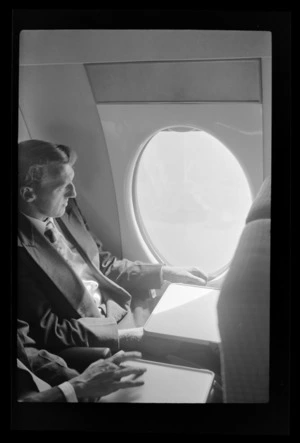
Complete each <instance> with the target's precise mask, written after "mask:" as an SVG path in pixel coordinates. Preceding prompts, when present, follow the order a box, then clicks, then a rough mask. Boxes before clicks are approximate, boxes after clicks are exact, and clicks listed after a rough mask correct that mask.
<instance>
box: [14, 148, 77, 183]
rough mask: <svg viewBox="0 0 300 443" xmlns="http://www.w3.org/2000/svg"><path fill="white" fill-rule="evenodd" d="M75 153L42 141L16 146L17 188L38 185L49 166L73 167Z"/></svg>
mask: <svg viewBox="0 0 300 443" xmlns="http://www.w3.org/2000/svg"><path fill="white" fill-rule="evenodd" d="M76 159H77V154H76V152H75V151H74V150H73V149H72V148H70V147H68V146H65V145H59V144H55V143H50V142H46V141H42V140H26V141H23V142H20V143H19V145H18V162H19V174H18V177H19V188H20V187H21V186H32V185H39V183H40V182H41V180H42V179H43V177H44V175H45V173H46V171H47V168H48V166H49V165H51V166H52V165H53V166H56V165H57V166H59V165H63V164H69V165H71V166H72V165H74V163H75V162H76Z"/></svg>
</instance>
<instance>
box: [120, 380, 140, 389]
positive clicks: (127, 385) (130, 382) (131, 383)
mask: <svg viewBox="0 0 300 443" xmlns="http://www.w3.org/2000/svg"><path fill="white" fill-rule="evenodd" d="M144 384H145V382H144V381H143V380H127V381H119V382H116V383H115V384H114V388H116V390H117V389H126V388H136V387H138V386H143V385H144Z"/></svg>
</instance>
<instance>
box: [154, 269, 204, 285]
mask: <svg viewBox="0 0 300 443" xmlns="http://www.w3.org/2000/svg"><path fill="white" fill-rule="evenodd" d="M162 278H163V280H167V281H169V282H170V283H185V284H188V285H198V286H205V285H206V283H207V275H206V274H205V273H204V272H203V271H201V269H199V268H197V267H193V266H192V267H186V268H184V267H177V266H163V268H162Z"/></svg>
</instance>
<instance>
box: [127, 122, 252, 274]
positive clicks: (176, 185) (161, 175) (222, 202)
mask: <svg viewBox="0 0 300 443" xmlns="http://www.w3.org/2000/svg"><path fill="white" fill-rule="evenodd" d="M134 189H135V207H136V213H137V218H138V222H139V224H140V227H141V231H142V233H144V236H145V237H146V241H148V244H149V246H150V248H151V249H152V252H154V253H155V254H156V255H158V256H159V258H160V259H161V260H162V261H165V262H166V263H169V264H172V265H175V266H199V267H201V268H202V269H203V270H204V271H206V272H207V273H217V272H218V271H220V270H221V268H223V267H224V266H226V265H227V264H228V263H229V262H230V260H231V259H232V257H233V254H234V251H235V248H236V246H237V242H238V240H239V237H240V234H241V232H242V229H243V227H244V224H245V219H246V216H247V213H248V211H249V208H250V205H251V202H252V197H251V192H250V188H249V185H248V181H247V178H246V176H245V174H244V172H243V169H242V167H241V165H240V164H239V162H238V161H237V159H236V158H235V156H234V155H233V154H232V153H231V152H230V150H229V149H227V148H226V147H225V146H224V145H223V144H222V143H221V142H220V141H219V140H217V139H216V138H215V137H213V136H212V135H210V134H208V133H206V132H204V131H200V130H189V129H188V128H186V129H184V128H178V130H176V128H175V129H173V130H170V129H169V130H164V131H161V132H159V133H158V134H156V135H155V136H154V137H153V138H152V139H151V140H150V141H149V142H148V144H147V145H146V147H145V149H144V150H143V152H142V154H141V156H140V159H139V161H138V164H137V169H136V174H135V184H134Z"/></svg>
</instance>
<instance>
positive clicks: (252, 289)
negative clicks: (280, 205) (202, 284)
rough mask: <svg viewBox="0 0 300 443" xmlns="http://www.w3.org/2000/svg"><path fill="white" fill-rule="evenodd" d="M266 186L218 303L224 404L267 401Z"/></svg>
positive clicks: (267, 194)
mask: <svg viewBox="0 0 300 443" xmlns="http://www.w3.org/2000/svg"><path fill="white" fill-rule="evenodd" d="M270 184H271V180H270V179H268V180H267V181H266V182H265V183H264V184H263V186H262V188H261V190H260V192H259V193H258V195H257V198H256V200H255V201H254V203H253V205H252V208H251V209H250V211H249V215H248V218H247V224H246V226H245V228H244V230H243V233H242V235H241V237H240V240H239V243H238V246H237V249H236V251H235V255H234V258H233V260H232V262H231V266H230V270H229V272H228V274H227V276H226V279H225V281H224V284H223V286H222V289H221V293H220V297H219V301H218V305H217V312H218V322H219V331H220V337H221V371H222V380H223V384H224V401H225V402H226V403H263V402H267V401H268V399H269V324H270V318H269V316H270V228H271V220H270Z"/></svg>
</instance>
